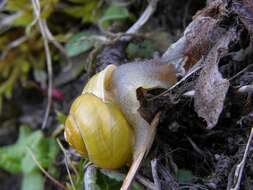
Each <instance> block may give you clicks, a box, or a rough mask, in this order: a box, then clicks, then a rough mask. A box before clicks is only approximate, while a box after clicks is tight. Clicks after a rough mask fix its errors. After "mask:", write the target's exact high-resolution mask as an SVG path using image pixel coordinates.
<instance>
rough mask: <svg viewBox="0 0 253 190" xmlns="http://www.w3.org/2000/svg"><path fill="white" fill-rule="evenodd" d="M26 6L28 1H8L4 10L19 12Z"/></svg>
mask: <svg viewBox="0 0 253 190" xmlns="http://www.w3.org/2000/svg"><path fill="white" fill-rule="evenodd" d="M27 4H28V0H8V1H6V6H5V9H6V10H8V11H19V10H20V9H22V8H23V7H24V6H26V5H27Z"/></svg>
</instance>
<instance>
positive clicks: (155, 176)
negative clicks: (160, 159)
mask: <svg viewBox="0 0 253 190" xmlns="http://www.w3.org/2000/svg"><path fill="white" fill-rule="evenodd" d="M151 169H152V176H153V179H154V183H155V187H156V190H161V189H162V188H161V183H160V181H159V177H158V173H157V159H154V160H152V161H151Z"/></svg>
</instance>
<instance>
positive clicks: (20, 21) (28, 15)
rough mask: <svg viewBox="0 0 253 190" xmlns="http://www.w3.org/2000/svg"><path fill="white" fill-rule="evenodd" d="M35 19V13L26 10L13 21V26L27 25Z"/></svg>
mask: <svg viewBox="0 0 253 190" xmlns="http://www.w3.org/2000/svg"><path fill="white" fill-rule="evenodd" d="M32 21H33V13H32V10H24V11H21V12H20V16H18V17H17V18H16V19H15V20H14V21H13V22H12V23H11V25H12V26H21V27H26V26H27V25H29V24H30V23H31V22H32Z"/></svg>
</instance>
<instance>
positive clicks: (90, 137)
mask: <svg viewBox="0 0 253 190" xmlns="http://www.w3.org/2000/svg"><path fill="white" fill-rule="evenodd" d="M175 82H176V72H175V70H174V68H173V66H172V65H170V64H162V63H161V61H160V60H148V61H140V62H132V63H127V64H124V65H120V66H117V67H116V66H114V65H108V66H107V67H106V68H105V69H104V70H102V71H101V72H99V73H97V74H96V75H94V76H93V77H92V78H91V79H90V80H89V81H88V83H87V84H86V86H85V87H84V90H83V92H82V94H81V95H80V96H79V97H77V98H76V99H75V100H74V102H73V104H72V106H71V108H70V112H69V115H68V117H67V119H66V123H65V138H66V140H67V141H68V142H69V144H70V145H71V146H72V147H73V148H75V149H76V150H77V151H78V152H79V153H80V154H81V155H82V156H87V157H88V158H89V160H90V161H91V162H93V163H94V164H95V165H96V166H97V167H101V168H108V169H116V168H120V167H122V166H123V165H125V164H126V163H128V162H130V161H131V160H135V159H136V158H137V157H138V155H139V154H140V152H141V151H142V145H143V143H144V142H145V138H146V137H147V133H148V130H149V127H150V126H149V123H148V122H147V121H146V120H144V119H143V118H142V117H141V115H140V114H139V112H138V108H139V107H140V104H139V102H138V100H137V96H136V90H137V89H138V88H139V87H142V88H144V89H152V88H157V87H160V88H168V87H169V86H171V85H173V84H174V83H175ZM151 144H152V142H151V143H150V144H149V145H148V146H150V145H151Z"/></svg>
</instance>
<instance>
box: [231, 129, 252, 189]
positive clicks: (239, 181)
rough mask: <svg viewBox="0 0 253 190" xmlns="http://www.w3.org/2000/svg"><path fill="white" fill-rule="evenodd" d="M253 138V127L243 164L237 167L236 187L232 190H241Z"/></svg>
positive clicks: (235, 175)
mask: <svg viewBox="0 0 253 190" xmlns="http://www.w3.org/2000/svg"><path fill="white" fill-rule="evenodd" d="M252 137H253V127H252V128H251V132H250V136H249V138H248V142H247V145H246V148H245V151H244V154H243V158H242V160H241V162H240V163H239V164H238V165H237V166H236V169H235V174H234V181H235V185H234V187H232V188H231V189H230V190H239V189H240V183H241V179H242V173H243V170H244V166H245V163H246V159H247V156H248V152H249V148H250V144H251V141H252Z"/></svg>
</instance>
